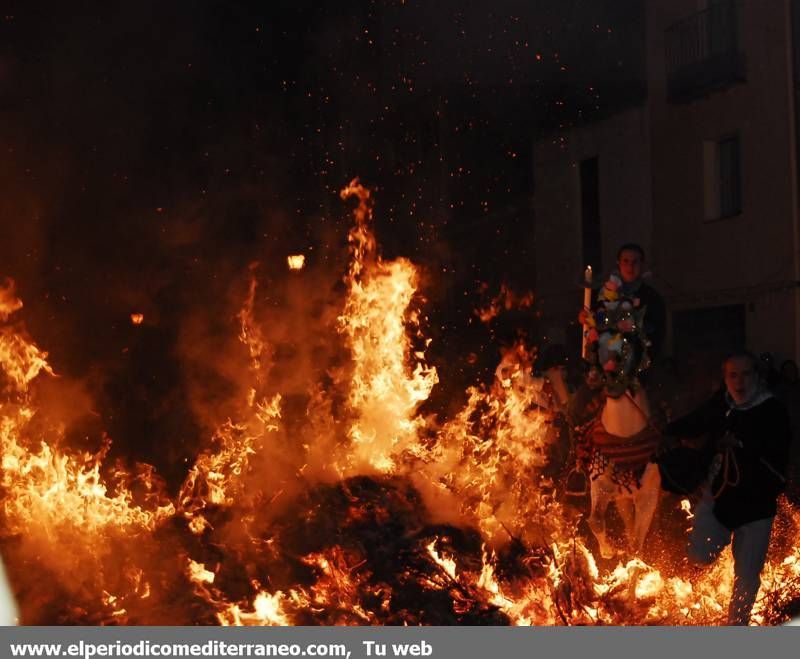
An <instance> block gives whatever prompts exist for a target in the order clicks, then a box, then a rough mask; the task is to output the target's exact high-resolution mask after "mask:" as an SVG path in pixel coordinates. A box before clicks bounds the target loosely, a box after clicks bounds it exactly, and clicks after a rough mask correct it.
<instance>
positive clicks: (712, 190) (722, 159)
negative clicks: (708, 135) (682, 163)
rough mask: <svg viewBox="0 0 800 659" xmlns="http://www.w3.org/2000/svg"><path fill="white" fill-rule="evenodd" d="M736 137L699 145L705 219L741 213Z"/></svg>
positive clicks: (739, 155)
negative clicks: (701, 159)
mask: <svg viewBox="0 0 800 659" xmlns="http://www.w3.org/2000/svg"><path fill="white" fill-rule="evenodd" d="M740 152H741V149H740V145H739V136H738V135H731V136H728V137H725V138H723V139H721V140H719V141H707V142H704V144H703V167H704V178H705V217H706V219H707V220H716V219H720V218H725V217H733V216H734V215H739V214H740V213H741V212H742V174H741V153H740Z"/></svg>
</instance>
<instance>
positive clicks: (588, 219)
mask: <svg viewBox="0 0 800 659" xmlns="http://www.w3.org/2000/svg"><path fill="white" fill-rule="evenodd" d="M580 177H581V181H580V183H581V234H582V238H583V261H582V262H581V265H582V266H584V265H591V266H592V269H594V271H595V272H602V271H603V259H602V253H603V252H602V241H601V234H600V189H599V188H600V181H599V176H598V164H597V158H596V157H595V158H587V159H586V160H581V163H580Z"/></svg>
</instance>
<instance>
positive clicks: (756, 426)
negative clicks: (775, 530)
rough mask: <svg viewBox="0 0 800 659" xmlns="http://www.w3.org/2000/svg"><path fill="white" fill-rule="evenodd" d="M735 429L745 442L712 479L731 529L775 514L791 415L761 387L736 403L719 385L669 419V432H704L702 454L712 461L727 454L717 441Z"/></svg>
mask: <svg viewBox="0 0 800 659" xmlns="http://www.w3.org/2000/svg"><path fill="white" fill-rule="evenodd" d="M728 432H730V433H732V434H733V435H734V436H735V437H736V438H737V439H738V440H739V442H740V443H741V446H736V447H734V448H732V449H731V450H730V454H729V455H728V459H727V464H726V462H725V461H724V460H723V461H722V464H721V466H720V468H719V471H718V472H717V474H716V476H714V478H713V481H712V483H711V492H712V494H713V495H715V496H716V499H715V502H714V515H715V516H716V517H717V519H718V520H719V521H720V522H722V523H723V524H724V525H725V526H727V527H728V528H729V529H735V528H737V527H739V526H741V525H742V524H747V523H748V522H753V521H755V520H758V519H765V518H767V517H772V516H774V515H775V512H776V508H777V504H776V500H777V497H778V495H779V494H780V492H781V491H782V490H783V489H784V485H785V478H786V470H787V465H788V462H789V448H790V445H791V431H790V425H789V415H788V412H787V411H786V408H785V407H784V406H783V404H782V403H781V402H780V401H779V400H778V399H777V398H775V397H774V396H772V394H770V393H768V392H762V393H760V394H758V395H757V396H756V397H755V398H754V399H753V400H752V401H751V402H750V403H748V404H744V405H735V404H734V403H733V401H732V400H731V398H730V396H729V395H728V394H727V392H725V391H724V389H723V390H721V391H720V392H718V393H717V394H715V395H714V396H713V397H712V398H711V400H709V401H708V402H707V403H705V404H704V405H702V406H701V407H700V408H698V409H697V410H695V411H694V412H692V413H690V414H688V415H687V416H685V417H683V418H681V419H678V420H676V421H673V422H672V423H670V424H668V425H667V427H666V429H665V434H668V435H672V436H674V437H684V438H697V437H702V436H705V437H706V441H705V442H704V444H703V446H702V448H701V454H702V455H704V457H705V458H707V459H708V460H709V462H712V460H711V458H712V457H713V456H714V455H715V454H718V455H721V456H724V453H725V451H724V450H723V451H720V449H719V442H720V440H721V439H722V437H723V436H724V435H725V434H726V433H728Z"/></svg>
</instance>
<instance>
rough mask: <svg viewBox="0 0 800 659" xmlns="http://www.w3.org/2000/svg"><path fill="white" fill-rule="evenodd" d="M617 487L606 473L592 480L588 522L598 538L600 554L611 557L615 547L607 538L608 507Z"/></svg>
mask: <svg viewBox="0 0 800 659" xmlns="http://www.w3.org/2000/svg"><path fill="white" fill-rule="evenodd" d="M615 489H616V488H615V487H614V484H613V483H611V481H610V479H609V478H608V477H607V476H606V474H602V475H600V476H599V477H598V478H596V479H595V480H593V481H592V485H591V497H592V507H591V512H590V514H589V520H588V522H589V528H590V529H591V530H592V533H593V534H594V537H595V538H597V544H598V545H599V547H600V555H601V556H602V557H603V558H611V557H612V556H613V555H614V547H613V546H612V545H611V544H609V542H608V538H606V509H607V508H608V504H609V503H611V500H612V499H613V496H614V493H615Z"/></svg>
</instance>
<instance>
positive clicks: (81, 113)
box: [0, 0, 644, 459]
mask: <svg viewBox="0 0 800 659" xmlns="http://www.w3.org/2000/svg"><path fill="white" fill-rule="evenodd" d="M641 5H642V2H641V0H532V1H531V0H529V1H526V2H524V1H500V2H492V3H477V2H457V1H455V0H445V1H437V2H432V1H431V2H418V1H408V2H398V1H389V0H385V1H379V2H352V1H348V0H345V1H340V2H336V3H323V2H309V1H304V0H295V1H293V2H275V1H271V2H267V1H264V2H231V1H227V2H223V1H216V2H214V1H208V0H192V1H188V0H183V1H171V2H163V1H162V2H148V1H139V2H127V3H108V2H73V3H62V2H47V3H40V2H28V1H20V2H4V3H3V9H2V11H1V12H0V143H1V144H2V150H3V158H2V159H0V186H1V187H2V194H0V222H1V224H0V227H2V232H1V233H0V263H1V264H2V267H0V276H10V277H12V278H13V279H14V280H15V281H16V282H17V286H18V292H19V295H20V296H21V297H22V299H23V300H24V301H25V305H26V306H25V309H24V311H23V312H22V313H21V320H24V322H25V324H26V326H27V327H28V330H29V331H30V333H31V335H32V336H34V337H35V339H36V341H37V343H39V344H40V345H42V346H44V347H45V348H46V349H48V350H49V351H50V352H51V358H52V362H53V364H54V366H55V368H56V370H57V371H58V372H59V373H61V374H63V375H65V376H69V377H70V378H75V379H77V380H81V381H83V382H86V383H89V384H87V385H86V388H87V389H88V390H89V391H90V393H91V397H92V398H93V400H94V402H93V406H94V407H96V408H100V409H99V410H97V414H98V415H99V418H100V422H98V423H100V424H101V425H102V427H103V428H104V429H107V430H109V432H110V433H111V434H112V436H114V437H115V441H121V442H122V443H128V444H130V443H135V442H138V443H139V444H142V443H144V446H143V448H142V451H141V452H142V455H143V456H147V454H148V452H150V451H152V450H153V447H155V446H157V445H158V443H159V442H160V441H161V440H162V439H163V438H167V437H170V438H174V437H175V435H176V434H184V435H192V434H193V433H194V432H195V431H196V430H197V428H198V424H199V423H200V422H199V421H198V419H197V415H196V414H194V413H193V412H192V411H191V409H190V407H189V405H188V403H186V401H185V400H184V399H183V397H182V396H183V395H182V394H180V393H176V392H179V391H180V390H181V387H179V386H177V385H178V384H180V383H181V382H182V381H183V379H185V378H186V377H187V374H186V373H187V368H186V364H185V360H183V359H182V358H181V356H180V355H179V351H177V350H176V344H177V343H178V341H179V337H180V336H181V335H182V332H183V330H182V323H183V322H184V319H185V318H186V317H187V314H188V315H191V314H192V313H194V310H196V309H197V308H198V307H199V306H200V307H202V306H204V305H207V306H211V307H213V308H214V309H216V311H215V312H213V313H211V312H209V314H208V317H210V318H215V322H216V324H217V328H218V329H219V331H220V332H221V333H222V332H225V333H230V332H231V331H232V330H231V329H230V324H231V321H232V314H233V311H232V309H233V307H230V308H228V307H227V306H226V304H227V302H226V303H225V304H223V303H221V302H219V303H218V301H220V300H226V301H227V300H232V299H241V298H242V297H243V295H244V290H245V287H244V286H245V284H244V282H245V280H246V273H247V268H248V264H249V263H251V262H252V261H256V260H257V261H260V262H261V263H262V266H261V270H260V276H261V277H262V289H261V290H262V291H269V289H270V282H271V281H272V279H271V278H277V277H279V276H282V277H285V276H286V275H285V256H286V255H287V254H289V253H294V252H300V251H302V252H306V253H308V254H309V255H310V257H309V258H310V261H311V262H312V264H313V262H317V263H325V264H327V265H326V266H325V267H328V268H329V269H330V271H331V272H332V273H334V276H333V279H332V280H331V287H332V288H334V289H335V287H336V285H337V283H339V285H340V278H341V274H342V273H343V264H344V259H345V258H346V236H347V227H348V224H349V221H350V218H349V216H348V211H347V206H346V205H345V204H343V203H342V202H341V201H340V200H339V198H338V190H339V189H340V188H341V187H342V186H344V185H345V184H346V183H347V182H348V181H349V180H350V178H352V177H354V176H360V177H361V179H362V181H363V182H364V183H365V184H366V185H367V186H369V187H370V188H372V189H373V190H374V192H375V194H376V229H377V234H378V239H379V242H380V244H381V246H382V250H383V253H384V255H385V256H387V257H395V256H400V255H402V256H407V257H409V258H411V259H413V260H414V261H415V262H417V263H420V264H422V265H423V269H424V273H425V284H426V289H425V295H426V297H427V298H428V300H429V305H428V308H427V311H428V312H429V316H430V321H429V328H428V331H429V334H430V335H431V336H432V338H433V339H434V343H433V345H432V347H431V358H432V359H433V360H434V361H436V360H437V358H438V359H445V358H447V359H451V360H452V359H453V356H454V355H457V356H459V357H463V356H464V355H465V354H466V353H469V352H470V351H473V350H478V351H480V350H481V349H485V352H486V359H485V361H486V363H487V364H488V363H489V362H491V361H493V360H495V358H496V346H495V347H493V348H489V347H487V346H488V340H489V337H488V335H487V330H486V328H484V327H480V328H478V327H475V323H474V322H471V321H472V318H473V317H472V316H471V311H472V309H473V308H474V307H475V306H477V304H479V302H480V300H479V296H478V294H477V292H476V291H477V290H478V288H479V286H480V285H481V283H483V282H486V283H488V284H489V290H490V291H491V290H496V289H497V287H499V284H500V283H501V282H503V281H506V282H508V283H510V284H511V285H512V286H513V287H515V288H516V289H520V290H522V289H525V288H532V286H533V267H534V266H533V263H532V254H533V250H532V246H533V245H532V239H533V218H532V212H531V196H532V194H533V193H534V181H533V177H532V168H531V150H532V143H533V140H534V139H535V138H536V137H537V136H541V135H544V134H545V133H548V132H553V131H558V130H560V129H563V128H565V127H568V126H570V125H573V124H575V123H579V122H582V121H586V120H591V119H594V118H597V117H601V116H603V115H604V114H606V113H608V112H610V111H613V110H614V109H615V108H619V107H623V106H625V105H627V104H630V103H632V102H635V101H636V100H637V99H638V98H640V97H641V93H642V79H643V75H644V58H643V50H644V48H643V46H644V34H643V17H642V13H643V12H642V7H641ZM321 267H322V266H321ZM337 272H338V273H339V274H338V276H337V275H336V274H335V273H337ZM265 294H266V293H265ZM134 311H139V312H143V313H144V314H145V317H146V319H147V322H146V323H145V325H144V326H142V327H133V326H132V325H131V323H130V321H129V314H130V313H131V312H134ZM530 320H531V319H530V318H528V319H524V322H530ZM212 333H213V332H212ZM495 338H496V337H495ZM476 346H477V347H476ZM466 363H467V362H466V361H462V362H460V367H459V369H460V370H459V369H456V370H459V372H460V374H461V376H462V377H463V378H464V379H465V380H468V379H470V378H474V377H477V376H476V374H475V373H474V372H468V371H469V369H468V368H467V366H466ZM196 377H203V378H213V377H216V376H214V374H209V373H207V374H203V375H202V376H196ZM144 437H146V438H147V439H142V438H144ZM186 441H187V442H188V441H190V440H188V439H187V440H186ZM172 459H176V456H173V458H172Z"/></svg>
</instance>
